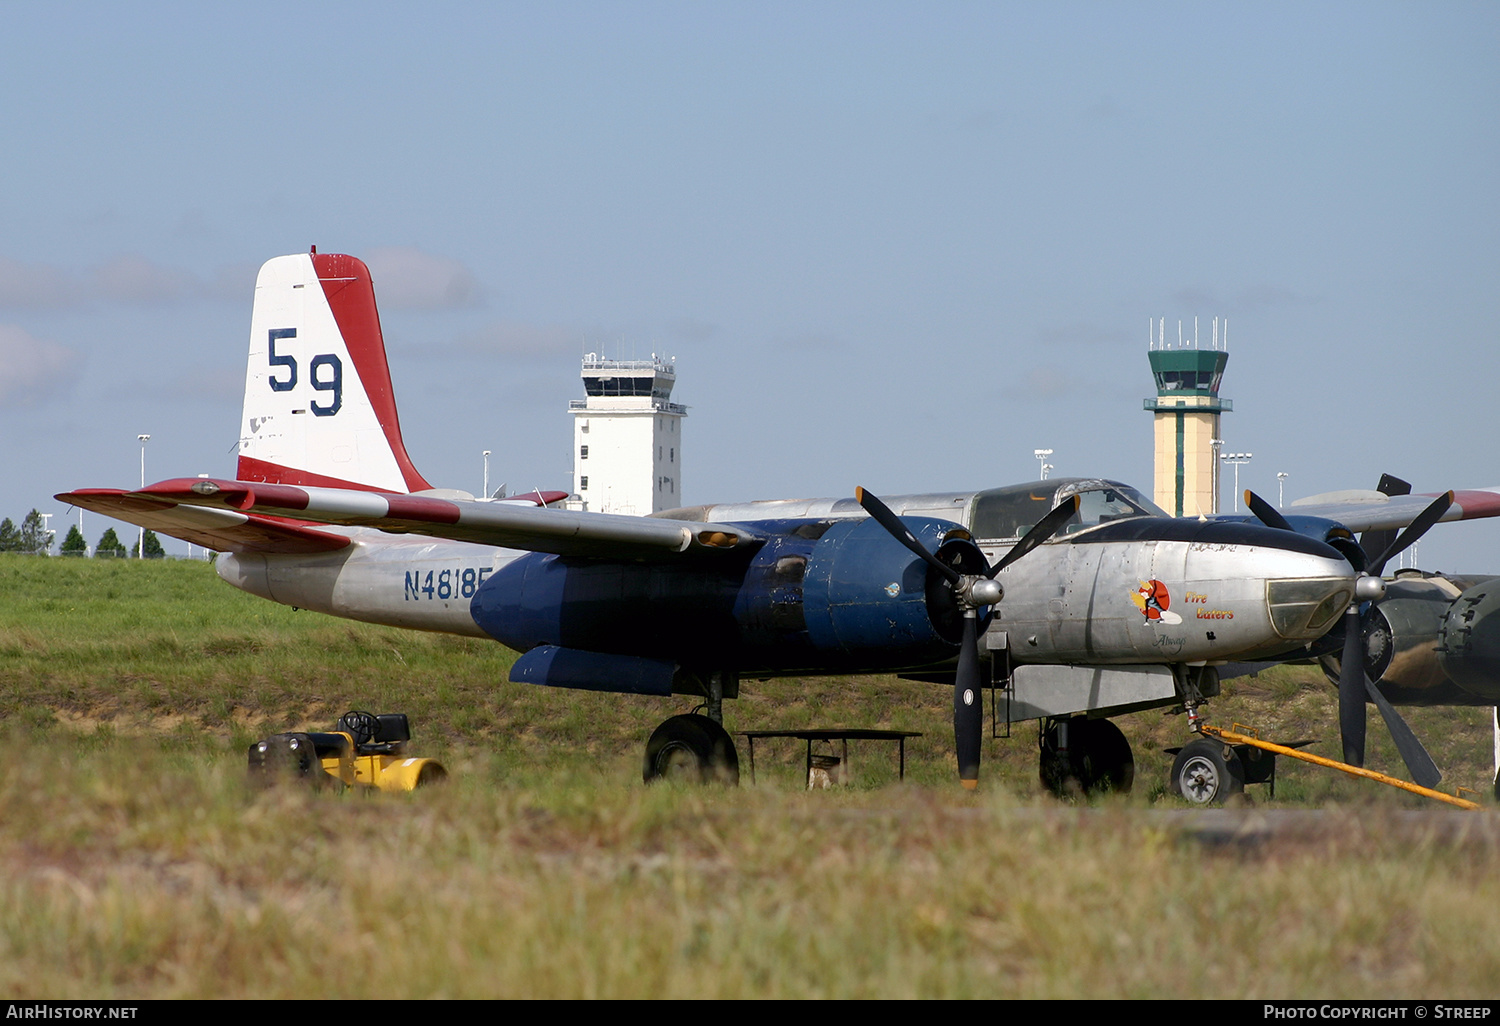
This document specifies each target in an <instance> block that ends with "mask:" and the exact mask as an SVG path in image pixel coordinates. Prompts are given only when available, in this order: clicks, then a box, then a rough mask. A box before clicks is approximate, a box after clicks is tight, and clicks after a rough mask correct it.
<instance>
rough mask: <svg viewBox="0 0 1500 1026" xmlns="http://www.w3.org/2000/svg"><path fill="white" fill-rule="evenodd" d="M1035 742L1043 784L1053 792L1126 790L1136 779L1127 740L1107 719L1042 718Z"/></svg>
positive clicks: (1124, 792) (1060, 794) (1133, 761)
mask: <svg viewBox="0 0 1500 1026" xmlns="http://www.w3.org/2000/svg"><path fill="white" fill-rule="evenodd" d="M1038 746H1039V748H1040V749H1041V752H1040V775H1041V780H1042V786H1043V787H1045V788H1046V789H1047V790H1049V791H1051V792H1052V793H1053V794H1055V795H1059V796H1062V795H1071V794H1097V793H1100V792H1105V791H1113V792H1115V793H1117V794H1128V793H1129V792H1130V788H1131V785H1133V784H1134V783H1135V757H1134V756H1133V755H1131V753H1130V742H1129V741H1127V740H1125V735H1124V734H1123V733H1121V731H1120V728H1119V727H1117V726H1115V725H1114V724H1113V723H1112V722H1110V721H1109V720H1091V719H1089V718H1088V717H1087V716H1072V717H1069V718H1067V719H1052V718H1048V719H1045V720H1042V721H1041V729H1040V734H1039V737H1038Z"/></svg>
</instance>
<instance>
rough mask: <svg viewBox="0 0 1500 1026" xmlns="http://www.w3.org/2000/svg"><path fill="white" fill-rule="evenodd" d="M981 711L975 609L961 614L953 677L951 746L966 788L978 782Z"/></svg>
mask: <svg viewBox="0 0 1500 1026" xmlns="http://www.w3.org/2000/svg"><path fill="white" fill-rule="evenodd" d="M983 713H984V706H983V704H982V701H981V699H980V680H979V621H978V617H976V616H975V614H974V611H973V610H969V611H968V612H966V613H965V614H964V636H963V647H961V648H960V649H959V650H958V674H957V675H956V676H955V677H954V678H953V747H954V749H955V751H957V753H958V779H959V781H960V783H962V784H963V785H964V787H966V788H968V789H969V790H973V789H974V788H976V787H978V786H979V753H980V750H981V749H982V748H983V742H982V739H981V733H982V731H981V728H982V727H983V726H984V715H983Z"/></svg>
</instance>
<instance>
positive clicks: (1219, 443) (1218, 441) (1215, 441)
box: [1208, 438, 1224, 514]
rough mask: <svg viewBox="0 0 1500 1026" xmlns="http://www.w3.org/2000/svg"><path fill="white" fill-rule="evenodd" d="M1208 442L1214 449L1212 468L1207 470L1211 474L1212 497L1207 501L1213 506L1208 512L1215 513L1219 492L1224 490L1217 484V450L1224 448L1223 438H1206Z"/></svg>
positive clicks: (1217, 509)
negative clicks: (1211, 499)
mask: <svg viewBox="0 0 1500 1026" xmlns="http://www.w3.org/2000/svg"><path fill="white" fill-rule="evenodd" d="M1208 444H1209V446H1210V447H1211V448H1212V449H1213V451H1214V462H1213V469H1212V470H1211V471H1209V473H1210V474H1211V475H1212V476H1213V489H1214V499H1213V501H1212V502H1210V503H1209V505H1210V506H1211V507H1213V508H1212V509H1210V510H1209V512H1210V513H1214V514H1217V513H1218V512H1219V493H1220V492H1222V491H1223V490H1224V489H1223V488H1222V487H1221V486H1220V484H1219V455H1220V453H1219V450H1220V449H1222V448H1224V439H1222V438H1210V439H1209V440H1208Z"/></svg>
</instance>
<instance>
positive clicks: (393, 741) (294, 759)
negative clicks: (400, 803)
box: [249, 710, 448, 791]
mask: <svg viewBox="0 0 1500 1026" xmlns="http://www.w3.org/2000/svg"><path fill="white" fill-rule="evenodd" d="M410 740H411V725H410V724H409V723H408V722H407V719H406V714H405V713H382V714H381V715H379V716H377V715H375V714H374V713H367V712H362V711H360V710H353V711H351V712H346V713H345V714H344V715H343V716H341V717H339V722H338V725H337V726H336V727H335V728H334V729H333V730H332V731H328V732H322V731H314V732H309V733H287V734H272V735H271V736H270V737H268V738H266V739H265V740H264V741H257V742H256V743H255V744H253V745H251V746H250V751H249V760H250V779H251V780H252V781H256V782H259V783H267V784H269V783H273V782H275V781H277V780H280V779H294V780H305V781H307V782H308V783H311V784H313V785H314V786H320V785H328V786H332V785H334V783H335V782H337V783H339V784H342V785H344V786H346V787H356V786H358V787H373V788H378V789H379V790H381V791H411V790H413V789H415V788H418V787H422V786H424V785H427V784H434V783H437V782H438V781H440V780H442V779H444V778H445V777H447V775H448V771H447V770H445V769H443V766H442V764H441V763H439V762H438V761H436V760H435V759H419V758H413V757H410V756H408V755H406V754H405V752H406V743H407V742H408V741H410Z"/></svg>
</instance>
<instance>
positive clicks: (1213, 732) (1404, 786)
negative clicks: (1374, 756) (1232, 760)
mask: <svg viewBox="0 0 1500 1026" xmlns="http://www.w3.org/2000/svg"><path fill="white" fill-rule="evenodd" d="M1235 726H1236V727H1240V726H1243V724H1240V723H1236V724H1235ZM1198 731H1199V732H1200V733H1202V734H1206V735H1208V736H1209V737H1216V738H1219V739H1220V740H1222V741H1226V742H1228V743H1229V744H1232V745H1250V746H1251V747H1252V748H1260V749H1264V750H1265V751H1267V752H1275V753H1276V754H1277V755H1288V756H1291V757H1292V758H1293V759H1301V760H1302V761H1303V762H1310V763H1313V764H1314V765H1316V766H1327V767H1329V768H1330V769H1336V770H1343V771H1344V772H1345V773H1348V774H1349V775H1350V776H1354V777H1364V778H1366V779H1368V780H1374V781H1377V782H1379V783H1382V784H1389V785H1390V786H1391V787H1399V788H1401V790H1403V791H1410V792H1411V793H1412V794H1419V795H1421V796H1422V797H1424V798H1435V799H1436V800H1438V801H1440V802H1447V803H1448V804H1449V805H1455V806H1457V807H1458V808H1460V809H1478V808H1479V803H1478V802H1471V801H1469V800H1468V799H1467V798H1457V797H1455V796H1453V795H1451V794H1447V793H1445V792H1443V791H1434V790H1433V789H1432V788H1430V787H1423V786H1421V785H1420V784H1413V783H1411V782H1409V781H1406V780H1398V779H1396V778H1395V777H1388V776H1386V775H1385V774H1384V773H1376V772H1375V771H1374V770H1367V769H1365V768H1364V767H1362V766H1351V765H1349V764H1348V763H1347V762H1338V761H1336V760H1334V759H1325V758H1323V757H1322V756H1321V755H1312V754H1310V753H1308V752H1302V751H1298V750H1297V749H1295V748H1288V747H1286V746H1285V745H1278V744H1272V743H1271V742H1270V741H1262V740H1261V739H1260V738H1258V737H1251V736H1250V735H1249V734H1241V733H1239V732H1237V731H1233V730H1225V729H1224V728H1223V727H1215V726H1213V725H1212V724H1209V723H1202V722H1200V723H1199V724H1198Z"/></svg>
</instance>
